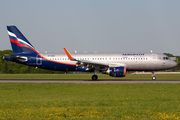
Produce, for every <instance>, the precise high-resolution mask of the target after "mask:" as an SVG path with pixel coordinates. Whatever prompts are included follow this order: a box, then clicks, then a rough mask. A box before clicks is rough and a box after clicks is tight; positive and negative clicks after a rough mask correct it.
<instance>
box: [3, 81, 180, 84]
mask: <svg viewBox="0 0 180 120" xmlns="http://www.w3.org/2000/svg"><path fill="white" fill-rule="evenodd" d="M0 83H76V84H78V83H83V84H85V83H108V84H136V83H171V84H179V83H180V80H172V81H171V80H97V81H92V80H0Z"/></svg>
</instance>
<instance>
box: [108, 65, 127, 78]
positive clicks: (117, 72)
mask: <svg viewBox="0 0 180 120" xmlns="http://www.w3.org/2000/svg"><path fill="white" fill-rule="evenodd" d="M106 73H107V74H109V76H112V77H124V76H125V75H126V67H109V69H108V70H107V71H106Z"/></svg>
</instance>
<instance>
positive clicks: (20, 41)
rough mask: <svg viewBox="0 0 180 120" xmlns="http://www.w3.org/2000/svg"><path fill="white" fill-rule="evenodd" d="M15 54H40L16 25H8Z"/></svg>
mask: <svg viewBox="0 0 180 120" xmlns="http://www.w3.org/2000/svg"><path fill="white" fill-rule="evenodd" d="M7 30H8V35H9V39H10V42H11V46H12V50H13V54H38V52H37V51H36V50H35V48H34V47H33V45H32V44H31V43H30V42H29V41H28V40H27V39H26V38H25V37H24V35H23V34H22V33H21V32H20V31H19V30H18V28H17V27H16V26H7Z"/></svg>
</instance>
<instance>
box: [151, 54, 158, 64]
mask: <svg viewBox="0 0 180 120" xmlns="http://www.w3.org/2000/svg"><path fill="white" fill-rule="evenodd" d="M151 57H152V64H156V63H157V55H156V54H152V55H151Z"/></svg>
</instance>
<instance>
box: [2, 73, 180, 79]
mask: <svg viewBox="0 0 180 120" xmlns="http://www.w3.org/2000/svg"><path fill="white" fill-rule="evenodd" d="M92 74H93V73H92ZM92 74H0V79H74V80H77V79H78V80H79V79H80V80H91V76H92ZM151 79H152V76H151V74H140V75H139V74H138V75H137V74H127V75H126V76H125V77H111V76H109V75H104V74H98V80H151ZM156 79H157V80H180V74H157V75H156Z"/></svg>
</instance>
